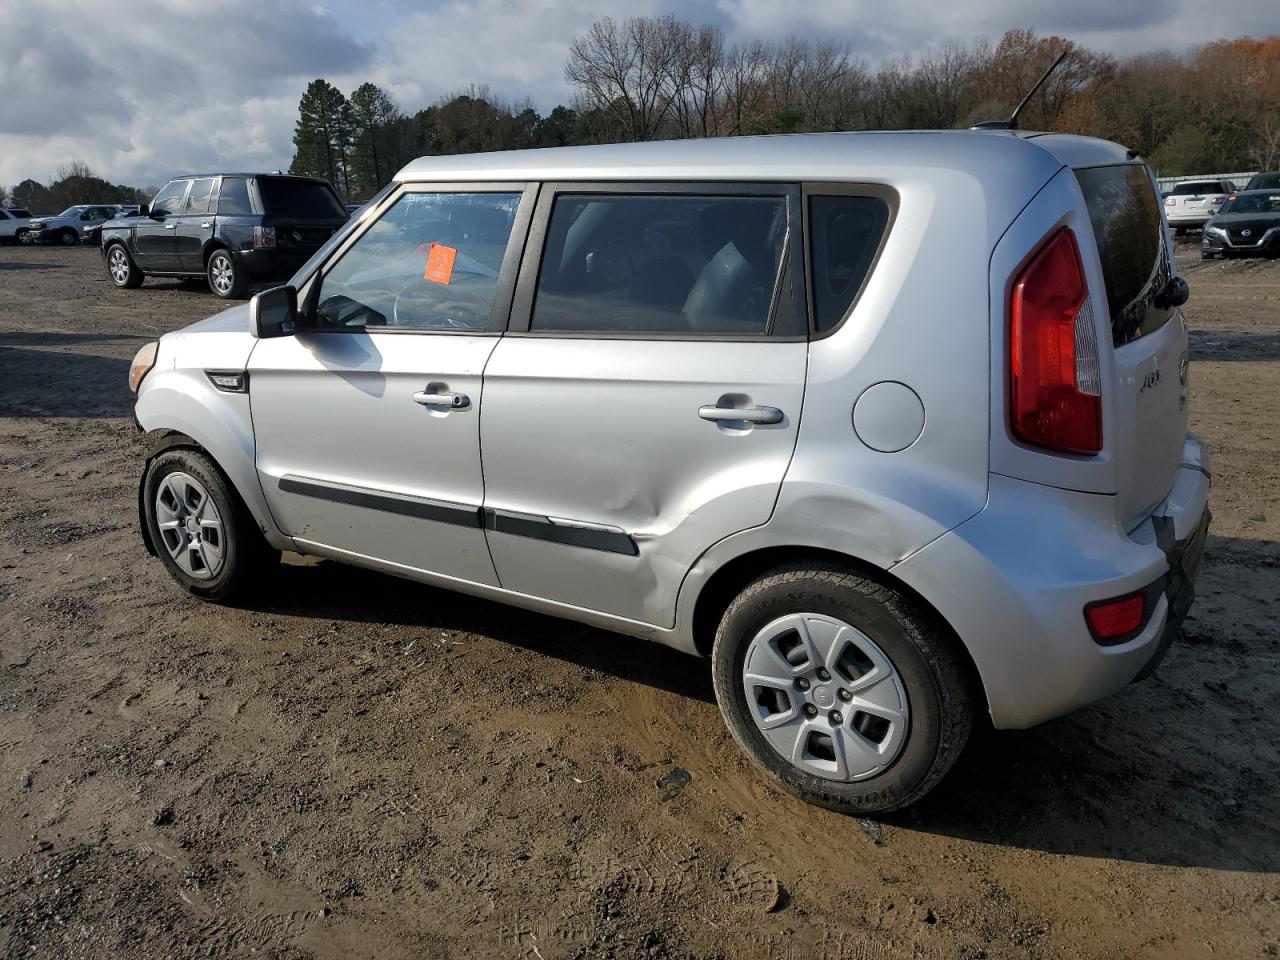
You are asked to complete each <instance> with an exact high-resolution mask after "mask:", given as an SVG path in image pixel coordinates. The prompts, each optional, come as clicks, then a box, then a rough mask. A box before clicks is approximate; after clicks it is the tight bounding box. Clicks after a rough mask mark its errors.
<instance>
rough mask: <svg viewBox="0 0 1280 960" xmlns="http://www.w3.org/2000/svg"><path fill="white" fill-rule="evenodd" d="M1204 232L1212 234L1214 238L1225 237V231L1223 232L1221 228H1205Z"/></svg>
mask: <svg viewBox="0 0 1280 960" xmlns="http://www.w3.org/2000/svg"><path fill="white" fill-rule="evenodd" d="M1204 232H1205V233H1212V234H1213V235H1214V236H1215V237H1225V236H1226V235H1227V231H1225V230H1223V229H1222V228H1221V227H1205V228H1204Z"/></svg>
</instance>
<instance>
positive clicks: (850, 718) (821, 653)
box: [742, 613, 910, 783]
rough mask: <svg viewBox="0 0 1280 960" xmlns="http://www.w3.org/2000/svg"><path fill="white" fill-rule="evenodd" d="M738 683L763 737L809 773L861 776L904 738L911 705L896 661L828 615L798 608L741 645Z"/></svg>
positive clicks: (889, 757) (883, 764) (893, 753)
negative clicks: (741, 662)
mask: <svg viewBox="0 0 1280 960" xmlns="http://www.w3.org/2000/svg"><path fill="white" fill-rule="evenodd" d="M742 686H743V691H744V692H745V693H746V699H747V705H748V708H749V709H750V711H751V716H752V719H753V720H754V721H755V724H756V727H757V728H758V729H759V731H760V733H761V735H762V736H763V737H764V739H765V741H766V742H767V743H768V744H769V746H770V747H772V748H773V750H774V751H776V752H777V753H778V754H779V755H780V756H782V757H783V759H785V760H787V761H788V762H789V763H791V764H793V765H795V766H796V767H798V768H800V769H801V770H804V771H805V772H806V773H810V774H813V775H814V776H818V777H822V778H824V779H827V780H836V781H840V782H844V783H848V782H851V781H855V780H865V779H866V778H868V777H872V776H875V775H876V774H878V773H881V772H882V771H884V770H885V769H887V768H888V767H889V766H890V765H891V764H892V763H893V761H894V760H895V759H897V757H898V754H899V753H900V752H901V751H902V747H903V746H904V744H905V743H906V740H907V731H908V729H909V725H910V707H909V705H908V703H907V694H906V688H905V686H904V685H903V682H902V678H901V677H900V676H899V674H898V671H897V668H895V667H894V665H893V662H892V661H891V660H890V659H889V658H888V656H886V655H885V653H884V651H883V650H881V649H880V647H879V646H878V645H877V644H876V643H875V641H873V640H872V639H871V638H870V637H868V636H867V635H866V634H865V633H863V632H862V631H861V630H858V629H857V628H856V627H853V626H851V625H850V624H848V623H845V622H844V621H842V620H838V619H836V618H834V617H828V616H825V615H822V614H816V613H797V614H790V615H788V616H785V617H781V618H779V619H777V620H774V621H773V622H772V623H770V624H768V625H767V626H766V627H764V629H762V630H761V631H760V632H759V633H757V634H756V635H755V637H753V638H752V640H751V642H750V644H749V645H748V647H747V652H746V656H745V658H744V660H743V665H742Z"/></svg>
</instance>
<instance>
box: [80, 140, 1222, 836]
mask: <svg viewBox="0 0 1280 960" xmlns="http://www.w3.org/2000/svg"><path fill="white" fill-rule="evenodd" d="M238 179H239V180H240V181H241V182H239V183H235V182H234V181H236V180H237V178H235V177H231V176H222V177H205V178H195V179H191V178H188V179H184V180H180V181H175V182H174V183H173V184H170V186H169V187H167V188H166V190H165V191H164V192H163V193H162V196H161V197H158V198H157V201H156V203H155V204H154V205H153V207H152V214H153V216H154V214H155V213H156V208H157V207H160V208H162V209H161V210H160V211H159V213H160V217H159V219H158V220H152V219H151V218H148V217H146V216H142V217H137V218H133V219H132V220H130V221H127V222H126V225H124V226H122V227H116V226H115V225H114V224H113V225H112V226H111V227H109V228H108V229H107V230H105V231H104V243H105V244H106V247H105V248H104V249H105V252H106V255H107V263H108V266H109V268H110V269H111V270H112V277H113V279H114V280H116V282H117V283H119V284H120V285H122V286H128V285H131V284H135V283H136V282H137V281H138V280H139V279H140V271H141V270H150V269H155V266H154V264H155V261H151V262H147V263H138V262H137V260H135V258H142V257H146V256H151V255H155V256H160V257H167V258H168V259H167V260H161V261H160V263H161V265H162V266H166V267H167V269H168V271H169V272H181V271H184V270H185V271H189V272H192V273H194V272H196V271H198V270H199V269H200V268H201V267H202V266H203V265H204V264H205V263H206V262H208V263H212V262H213V259H214V258H216V257H218V256H223V257H225V258H226V260H227V262H228V263H229V264H231V265H232V269H235V270H237V272H236V273H234V274H233V276H234V277H235V278H236V279H237V280H238V279H239V278H241V277H243V276H244V273H243V272H240V271H239V267H240V266H241V265H246V266H247V265H248V264H250V263H253V262H257V261H256V260H254V259H253V258H256V257H258V256H259V255H260V254H261V253H262V252H263V251H264V250H266V249H271V248H270V247H268V246H267V245H266V244H259V243H257V242H255V241H256V240H257V239H258V238H259V237H260V236H261V235H262V231H266V230H269V229H270V230H273V231H274V234H273V236H274V249H275V250H276V251H277V253H278V252H279V250H280V249H281V247H282V243H281V241H282V239H283V236H292V232H293V231H294V230H297V231H299V235H298V238H297V239H296V240H295V246H293V247H291V248H290V249H291V250H294V251H296V254H295V260H294V262H295V263H300V260H301V258H302V257H303V254H304V248H303V241H304V240H305V241H307V243H308V246H307V247H306V249H307V250H315V249H316V246H317V245H319V244H321V243H323V246H320V248H319V250H318V251H317V252H316V253H315V255H314V256H312V257H311V259H310V260H309V261H308V263H307V264H306V265H305V266H303V267H302V268H301V269H300V270H299V271H298V272H297V274H296V276H295V279H294V281H293V283H292V284H291V285H289V286H284V287H279V288H276V289H274V290H271V291H267V292H264V293H260V294H258V295H257V296H256V297H255V298H254V299H253V300H252V301H250V303H248V304H246V305H240V306H236V307H233V308H231V309H228V310H225V311H223V312H222V313H220V314H217V315H216V316H213V317H210V318H209V319H208V320H205V321H202V322H201V323H197V324H195V325H193V326H191V327H188V328H187V329H185V330H182V331H177V332H174V333H169V334H166V335H165V336H164V337H162V338H161V339H160V340H159V341H158V342H154V343H150V344H147V345H146V346H145V347H143V348H142V349H141V350H140V351H139V352H138V355H137V356H136V357H135V359H134V361H133V364H132V366H131V369H130V386H131V387H132V388H133V389H134V390H135V391H136V392H137V404H136V408H135V413H136V418H137V423H138V425H139V429H140V430H143V431H145V432H146V433H147V434H148V437H149V440H150V451H151V452H150V458H149V459H148V461H147V463H146V465H145V468H144V470H143V475H142V479H141V485H140V490H139V501H138V502H139V510H140V520H141V523H142V531H143V537H144V540H145V542H146V545H147V547H148V548H149V549H150V550H151V552H152V553H154V554H156V555H157V556H158V557H159V559H160V561H161V562H162V563H163V564H164V566H165V567H166V569H167V570H168V572H169V573H170V574H171V575H172V577H173V579H174V580H175V581H176V582H177V583H178V584H180V585H181V586H182V587H183V588H184V589H186V590H188V591H189V592H191V593H192V594H194V595H196V596H199V597H203V598H206V599H209V600H213V601H219V602H231V601H234V600H236V599H237V598H239V597H242V596H244V594H245V593H246V591H249V590H251V589H255V588H258V589H261V588H262V587H263V584H264V583H266V582H269V578H268V576H267V574H268V573H269V571H270V569H271V568H272V567H273V565H274V564H275V563H276V562H277V561H278V559H279V552H280V551H281V550H291V551H298V552H301V553H306V554H313V555H317V556H323V557H329V558H333V559H336V560H339V561H343V562H347V563H352V564H357V565H362V566H367V567H371V568H374V569H379V570H383V571H387V572H391V573H395V574H397V575H400V576H402V577H408V578H411V579H416V580H420V581H423V582H426V583H431V584H436V585H438V586H441V587H445V588H448V589H454V590H460V591H463V592H466V593H470V594H474V595H477V596H481V597H488V598H492V599H495V600H499V601H504V602H508V603H511V604H515V605H517V606H522V607H526V608H530V609H534V610H539V611H543V612H545V613H550V614H554V615H559V616H563V617H567V618H570V619H576V620H580V621H584V622H587V623H591V624H595V625H597V626H600V627H604V628H607V629H609V630H613V631H617V632H620V633H625V634H631V635H634V636H638V637H644V638H647V639H650V640H654V641H657V642H660V643H664V644H668V645H671V646H673V647H676V648H678V649H680V650H683V651H686V652H689V653H691V654H698V655H703V656H709V657H710V658H711V660H712V675H713V679H714V684H715V691H716V696H717V699H718V701H719V704H720V709H721V711H722V713H723V715H724V718H725V720H726V722H727V724H728V726H729V729H730V730H731V731H732V734H733V736H734V737H735V739H736V740H737V741H738V743H739V744H740V745H741V746H742V747H743V748H744V749H745V751H746V752H747V753H748V754H749V755H750V756H751V757H752V758H753V759H754V760H755V761H756V762H757V763H758V764H759V765H760V766H761V767H762V768H763V769H764V770H766V771H768V773H769V774H770V775H771V776H773V777H775V778H776V779H777V780H778V782H779V783H780V784H782V785H783V786H784V787H785V788H786V789H788V790H791V791H792V792H794V793H796V794H798V795H799V796H801V797H803V798H805V799H807V800H809V801H812V802H814V803H818V804H822V805H825V806H829V807H832V808H836V809H840V810H846V811H867V812H869V811H884V810H891V809H895V808H899V807H902V806H905V805H907V804H910V803H912V802H914V801H916V800H918V799H919V798H920V797H922V796H923V795H925V794H926V793H927V792H929V791H930V790H931V789H932V788H933V787H934V786H935V785H936V784H937V783H938V781H939V780H940V779H941V778H942V777H943V776H944V775H945V774H946V772H947V770H948V769H949V768H950V767H951V765H952V764H953V763H954V762H955V760H956V758H957V756H958V755H959V753H960V750H961V748H962V746H963V744H964V742H965V739H966V737H967V735H968V733H969V731H970V728H971V726H972V725H973V723H974V722H975V718H976V717H978V716H979V715H981V714H983V713H986V714H987V715H988V716H989V717H990V719H991V722H992V723H993V724H994V725H995V726H996V727H1001V728H1010V727H1013V728H1020V727H1027V726H1031V725H1034V724H1037V723H1040V722H1042V721H1044V720H1047V719H1049V718H1051V717H1054V716H1057V715H1059V714H1062V713H1064V712H1067V711H1070V710H1073V709H1075V708H1077V707H1080V706H1082V705H1084V704H1086V703H1089V702H1091V701H1093V700H1095V699H1097V698H1099V697H1103V696H1106V695H1107V694H1109V693H1112V692H1114V691H1116V690H1118V689H1120V688H1121V687H1123V686H1124V685H1125V684H1127V683H1129V682H1131V681H1133V680H1135V679H1138V678H1141V677H1143V676H1146V675H1148V674H1149V673H1151V672H1152V671H1153V670H1154V669H1155V668H1156V665H1157V664H1158V663H1159V662H1160V660H1161V658H1162V657H1163V656H1164V654H1165V652H1166V650H1167V649H1168V646H1169V644H1170V643H1171V642H1172V641H1173V639H1174V637H1175V636H1176V634H1177V631H1178V627H1179V624H1180V622H1181V620H1182V618H1183V617H1184V616H1185V614H1186V612H1187V609H1188V607H1189V606H1190V604H1191V601H1192V596H1193V583H1194V578H1195V576H1196V572H1197V569H1198V566H1199V562H1200V556H1201V552H1202V549H1203V545H1204V541H1205V536H1206V530H1207V527H1208V522H1209V511H1208V491H1209V469H1208V461H1207V458H1206V455H1205V453H1204V451H1203V449H1202V448H1201V445H1200V443H1199V442H1198V441H1197V440H1196V439H1195V437H1193V436H1191V435H1189V434H1188V433H1187V374H1188V337H1187V328H1186V325H1185V323H1184V321H1183V319H1182V315H1181V309H1180V307H1181V305H1182V304H1183V303H1184V302H1185V300H1186V298H1187V286H1186V284H1185V282H1184V281H1182V280H1181V278H1179V277H1178V276H1177V273H1176V266H1175V263H1174V260H1173V257H1172V251H1171V249H1170V245H1169V244H1168V243H1166V229H1165V223H1164V221H1163V220H1162V218H1161V206H1160V202H1159V198H1158V195H1157V192H1156V189H1155V183H1154V181H1153V179H1152V177H1151V175H1150V172H1149V171H1148V169H1147V168H1146V166H1145V165H1144V164H1143V163H1142V162H1141V161H1140V160H1135V159H1134V155H1133V154H1132V153H1131V152H1130V151H1127V150H1126V149H1125V148H1124V147H1121V146H1118V145H1115V144H1110V143H1105V142H1102V141H1098V140H1093V139H1088V138H1080V137H1073V136H1066V135H1057V134H1030V133H1019V132H1013V131H1007V130H1001V131H984V132H941V133H939V132H933V133H911V134H905V135H903V134H879V133H878V134H874V135H865V134H864V135H859V134H822V135H797V136H786V137H760V138H751V139H734V140H729V139H723V140H720V139H706V140H686V141H678V142H672V143H643V144H625V145H611V146H590V147H568V148H560V149H556V150H537V151H522V152H510V153H501V154H497V153H495V154H484V155H478V156H470V157H468V156H450V157H432V158H424V159H421V160H417V161H415V162H413V163H411V164H409V165H408V166H407V167H406V168H405V169H404V170H402V171H400V173H399V174H398V175H397V176H396V178H395V181H394V182H393V183H392V184H391V185H390V186H389V187H388V188H387V189H386V190H385V191H384V192H383V193H382V194H381V195H379V196H378V197H376V198H375V199H374V200H373V201H371V202H370V204H369V205H368V208H367V209H366V210H365V211H364V213H362V214H361V216H360V217H358V218H355V219H352V220H350V221H348V222H347V223H346V224H345V225H342V226H339V225H338V222H337V221H338V216H339V214H338V213H337V212H335V214H334V218H333V223H332V224H331V223H329V222H319V221H317V220H315V219H313V218H310V217H303V218H298V216H297V209H296V208H295V207H293V206H292V205H291V204H286V205H285V207H287V210H286V209H282V208H281V207H279V206H277V205H276V203H275V202H274V201H273V198H279V197H282V196H283V197H286V198H289V199H290V200H292V199H293V198H297V197H301V196H303V195H314V194H316V193H318V192H319V191H320V187H319V186H318V185H316V184H313V183H311V182H307V181H298V180H292V179H281V178H275V179H272V178H264V177H257V178H249V177H242V178H238ZM197 183H198V184H199V186H198V187H197V186H196V184H197ZM219 183H220V184H221V187H219ZM231 196H234V197H235V198H237V200H236V202H238V203H240V204H241V205H242V206H244V207H245V209H243V210H238V211H235V212H231V211H228V212H227V213H226V216H227V218H228V225H227V228H228V229H234V230H236V231H242V232H239V233H232V234H230V235H227V236H226V237H225V238H224V239H222V238H223V234H222V233H221V230H222V229H223V227H222V225H221V223H220V221H221V220H222V217H223V205H222V201H223V198H224V197H231ZM941 196H945V197H946V198H947V199H946V202H945V203H939V202H938V198H939V197H941ZM192 197H195V198H196V200H195V203H194V206H196V207H199V209H200V212H199V213H195V214H190V213H188V211H190V210H191V205H190V204H191V198H192ZM215 197H216V201H215ZM246 198H248V201H247V204H246ZM255 198H256V199H255ZM333 203H334V205H335V206H336V205H337V200H336V198H335V199H334V200H333ZM307 209H308V210H313V209H314V208H307ZM341 213H342V214H345V211H341ZM184 216H185V217H187V218H188V219H190V220H192V222H193V223H195V224H196V225H197V227H198V229H195V230H193V231H191V232H190V233H189V234H188V233H186V232H185V228H183V227H181V226H180V225H179V224H178V223H174V222H173V220H174V219H175V218H180V217H184ZM289 217H293V219H291V220H290V219H288V218H289ZM246 218H256V219H253V221H252V223H250V222H248V220H247V219H246ZM202 224H203V226H202ZM313 227H314V230H315V233H314V234H302V233H301V231H303V230H304V229H312V228H313ZM333 229H337V233H336V235H334V236H333V237H324V236H321V234H322V233H327V232H328V231H331V230H333ZM144 230H146V231H148V232H146V233H143V232H142V231H144ZM177 238H182V239H181V242H180V243H178V242H176V241H177ZM326 239H327V242H325V241H326ZM162 243H167V244H169V245H168V246H160V245H161V244H162ZM149 245H154V246H149ZM219 251H221V253H219ZM135 271H136V272H135ZM162 272H164V271H162ZM210 278H211V282H212V281H213V280H214V274H213V272H212V268H210ZM218 289H219V288H218V287H216V286H215V290H218ZM221 289H222V290H224V291H232V290H235V289H237V286H236V282H235V281H233V282H232V283H231V284H230V286H227V285H226V284H225V283H224V285H223V287H222V288H221ZM224 295H225V293H224ZM267 589H269V587H268V588H267ZM598 642H600V643H608V642H609V639H608V636H607V635H604V634H602V635H601V636H600V637H599V641H598ZM483 686H484V685H483V683H482V684H481V688H482V695H486V696H487V695H488V693H489V692H488V691H483ZM1098 735H1099V737H1102V738H1105V736H1106V731H1105V730H1100V731H1099V733H1098Z"/></svg>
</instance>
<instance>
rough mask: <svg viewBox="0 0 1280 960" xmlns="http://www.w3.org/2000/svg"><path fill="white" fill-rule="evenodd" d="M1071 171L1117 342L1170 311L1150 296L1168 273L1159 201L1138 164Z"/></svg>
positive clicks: (1153, 325)
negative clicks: (1095, 251) (1083, 205)
mask: <svg viewBox="0 0 1280 960" xmlns="http://www.w3.org/2000/svg"><path fill="white" fill-rule="evenodd" d="M1075 174H1076V179H1077V180H1078V181H1079V183H1080V189H1081V191H1082V192H1083V193H1084V199H1085V203H1086V205H1087V206H1088V208H1089V220H1090V222H1091V223H1092V225H1093V235H1094V239H1095V240H1096V241H1097V244H1098V256H1099V258H1100V259H1101V260H1102V277H1103V280H1104V281H1105V283H1106V287H1107V306H1108V307H1109V309H1110V313H1111V334H1112V339H1113V341H1114V342H1115V345H1116V346H1121V345H1122V344H1125V343H1129V342H1130V341H1132V340H1136V339H1138V338H1139V337H1142V336H1145V335H1146V334H1148V333H1152V332H1154V331H1156V330H1159V329H1160V328H1161V327H1162V326H1164V324H1165V322H1166V321H1167V320H1168V319H1169V317H1170V316H1171V315H1172V311H1171V310H1165V309H1160V308H1158V307H1156V306H1155V304H1154V303H1153V302H1152V301H1153V300H1154V299H1155V296H1156V294H1157V293H1158V292H1159V291H1160V290H1162V289H1164V287H1165V285H1166V284H1167V283H1168V282H1169V277H1170V276H1171V269H1170V266H1169V259H1168V256H1167V254H1166V253H1165V248H1164V223H1163V221H1162V220H1161V218H1160V205H1159V202H1158V201H1157V199H1156V194H1155V190H1154V189H1153V187H1152V185H1151V178H1150V176H1149V175H1148V173H1147V168H1146V167H1145V166H1143V165H1142V164H1137V163H1129V164H1122V165H1119V166H1112V167H1090V168H1085V169H1080V170H1076V171H1075Z"/></svg>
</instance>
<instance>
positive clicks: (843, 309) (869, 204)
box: [809, 195, 889, 336]
mask: <svg viewBox="0 0 1280 960" xmlns="http://www.w3.org/2000/svg"><path fill="white" fill-rule="evenodd" d="M888 222H889V205H888V204H887V203H885V202H884V201H883V200H881V199H880V198H878V197H848V196H830V197H828V196H816V195H815V196H810V197H809V285H810V289H811V290H812V291H813V320H814V332H815V333H817V334H818V335H819V336H821V335H822V334H824V333H830V332H831V331H832V330H834V329H835V328H836V327H838V326H839V325H840V321H841V320H843V319H844V317H845V314H847V313H848V312H849V307H850V306H851V305H852V304H853V300H854V297H856V296H857V294H858V291H859V290H861V289H862V283H863V281H864V280H865V279H866V278H867V273H868V271H869V270H870V269H871V262H872V261H873V260H874V259H875V256H876V251H877V250H878V249H879V247H880V240H881V238H882V237H883V236H884V230H885V225H886V224H888Z"/></svg>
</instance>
